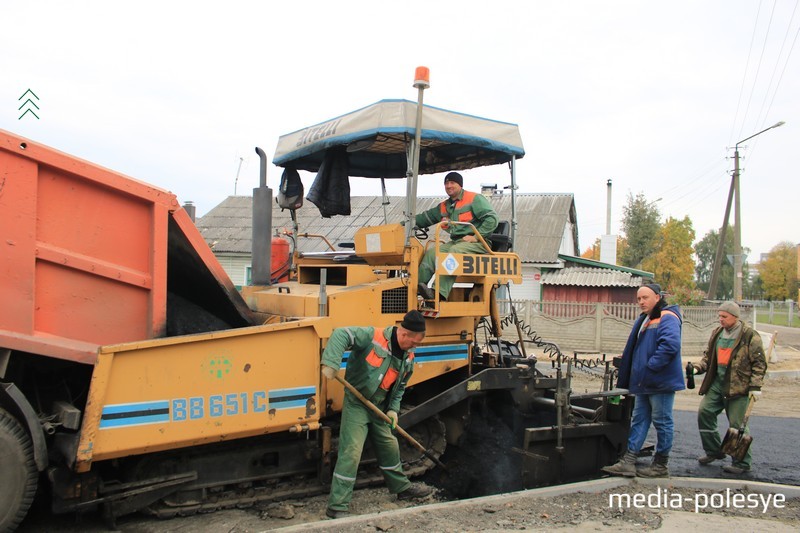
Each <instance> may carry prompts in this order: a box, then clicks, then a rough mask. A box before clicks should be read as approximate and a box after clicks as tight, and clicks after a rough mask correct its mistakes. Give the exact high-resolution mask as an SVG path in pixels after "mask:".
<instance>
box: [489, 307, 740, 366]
mask: <svg viewBox="0 0 800 533" xmlns="http://www.w3.org/2000/svg"><path fill="white" fill-rule="evenodd" d="M512 303H513V305H514V308H515V310H516V312H517V316H518V317H519V318H520V320H521V321H522V322H523V323H524V324H525V325H527V326H528V327H530V328H531V329H532V330H533V331H534V332H535V333H536V335H537V336H539V337H541V338H542V340H545V341H549V342H554V343H556V344H557V345H558V346H559V348H561V351H562V353H565V354H569V353H571V352H573V351H582V352H598V353H606V354H613V355H616V354H620V353H622V350H623V348H624V347H625V341H626V340H627V339H628V334H629V333H630V331H631V326H632V325H633V322H634V320H636V318H637V317H638V316H639V314H640V310H639V306H638V305H636V304H620V303H585V302H539V301H533V300H511V302H509V301H508V300H500V301H499V304H500V312H501V314H503V315H506V316H507V315H509V314H510V313H511V305H510V304H512ZM681 314H682V315H683V327H682V355H683V356H684V357H693V356H698V357H699V356H701V355H702V354H703V350H704V349H705V348H706V346H707V344H708V338H709V336H710V335H711V332H712V331H713V330H714V328H715V327H716V326H717V325H718V324H719V322H718V320H717V306H716V305H715V306H700V307H682V308H681ZM742 315H743V316H742V319H743V320H745V321H746V322H748V323H750V324H752V323H753V315H754V313H753V309H752V308H744V309H742ZM504 336H505V337H506V338H508V339H512V338H513V337H515V336H516V331H514V328H513V327H506V328H505V335H504Z"/></svg>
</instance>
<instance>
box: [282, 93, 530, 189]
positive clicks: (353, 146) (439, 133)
mask: <svg viewBox="0 0 800 533" xmlns="http://www.w3.org/2000/svg"><path fill="white" fill-rule="evenodd" d="M416 110H417V104H416V102H410V101H408V100H381V101H379V102H376V103H374V104H372V105H370V106H367V107H364V108H362V109H359V110H356V111H353V112H351V113H347V114H346V115H342V116H339V117H336V118H333V119H331V120H328V121H325V122H322V123H320V124H317V125H315V126H310V127H307V128H304V129H301V130H298V131H295V132H293V133H289V134H286V135H283V136H281V138H280V139H279V140H278V147H277V148H276V149H275V156H274V157H273V160H272V162H273V164H275V165H278V166H281V167H286V168H294V169H297V170H307V171H310V172H316V171H317V170H319V167H320V164H321V163H322V161H323V158H324V156H325V152H326V150H328V149H330V148H334V147H345V148H346V150H347V152H348V164H349V174H350V176H360V177H368V178H403V177H405V176H406V172H407V170H408V161H409V159H410V158H409V157H408V155H407V154H408V152H409V151H410V146H411V143H412V141H413V139H414V134H415V121H416ZM420 145H421V153H420V164H419V174H433V173H436V172H446V171H450V170H465V169H470V168H476V167H482V166H488V165H496V164H500V163H506V162H508V161H511V160H512V158H514V157H516V158H517V159H519V158H521V157H522V156H524V155H525V150H524V149H523V147H522V138H521V137H520V134H519V128H518V127H517V125H516V124H510V123H508V122H499V121H496V120H490V119H486V118H481V117H476V116H473V115H466V114H463V113H457V112H454V111H448V110H446V109H439V108H436V107H431V106H427V105H425V106H423V114H422V140H421V142H420Z"/></svg>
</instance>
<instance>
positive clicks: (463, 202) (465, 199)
mask: <svg viewBox="0 0 800 533" xmlns="http://www.w3.org/2000/svg"><path fill="white" fill-rule="evenodd" d="M475 195H476V193H474V192H470V191H464V193H463V194H462V195H461V199H460V200H456V203H455V205H454V206H453V214H454V215H456V216H458V222H470V223H472V221H473V220H475V214H474V213H473V212H472V209H471V207H472V201H473V200H475ZM448 202H449V200H445V201H444V202H442V203H440V204H439V212H441V214H442V217H446V216H447V203H448Z"/></svg>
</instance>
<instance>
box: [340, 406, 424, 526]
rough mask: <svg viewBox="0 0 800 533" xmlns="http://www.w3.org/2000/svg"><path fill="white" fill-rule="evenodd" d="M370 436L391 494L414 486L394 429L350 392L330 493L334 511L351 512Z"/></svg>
mask: <svg viewBox="0 0 800 533" xmlns="http://www.w3.org/2000/svg"><path fill="white" fill-rule="evenodd" d="M367 437H369V440H370V443H371V444H372V449H373V450H374V451H375V457H376V458H377V459H378V466H379V467H380V469H381V473H382V474H383V479H384V480H385V481H386V485H387V486H388V488H389V492H391V493H392V494H397V493H399V492H402V491H404V490H406V489H407V488H408V487H410V486H411V482H410V481H409V480H408V478H407V477H406V475H405V474H404V473H403V465H402V463H401V462H400V448H399V446H398V444H397V438H395V436H394V435H392V430H391V428H390V427H389V425H388V424H387V423H386V422H384V421H383V420H381V419H380V418H378V416H377V415H375V414H374V413H372V411H370V410H369V409H368V408H367V407H366V406H365V405H364V404H362V403H361V402H360V401H359V400H358V398H354V397H353V395H352V394H350V392H349V391H348V392H346V393H345V395H344V406H343V407H342V427H341V429H340V431H339V458H338V459H337V460H336V468H334V469H333V480H331V493H330V496H329V497H328V508H329V509H333V510H335V511H347V510H348V509H349V506H350V500H351V499H352V498H353V487H354V486H355V483H356V474H357V473H358V463H359V462H360V461H361V452H362V451H363V449H364V442H365V441H366V440H367Z"/></svg>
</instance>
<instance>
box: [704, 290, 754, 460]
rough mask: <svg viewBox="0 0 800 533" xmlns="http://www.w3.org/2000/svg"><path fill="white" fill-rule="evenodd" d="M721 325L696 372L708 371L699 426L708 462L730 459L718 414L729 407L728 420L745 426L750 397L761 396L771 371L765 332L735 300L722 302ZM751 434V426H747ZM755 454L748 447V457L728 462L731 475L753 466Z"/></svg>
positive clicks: (719, 312) (716, 330)
mask: <svg viewBox="0 0 800 533" xmlns="http://www.w3.org/2000/svg"><path fill="white" fill-rule="evenodd" d="M717 314H718V316H719V324H720V325H719V326H718V327H717V328H716V329H715V330H714V331H713V332H712V333H711V338H710V339H709V340H708V347H707V348H706V350H705V353H704V354H703V358H702V359H701V360H700V362H699V363H694V365H693V366H694V369H695V372H696V373H697V374H702V373H703V372H705V374H706V375H705V377H704V378H703V383H702V384H701V385H700V390H699V391H698V393H699V394H700V395H702V396H703V400H702V401H701V402H700V408H699V409H698V411H697V426H698V427H699V429H700V440H701V441H702V443H703V450H705V452H706V453H705V455H703V456H702V457H699V458H698V459H697V460H698V462H699V463H700V464H701V465H709V464H711V463H713V462H714V461H716V460H717V459H725V454H724V453H722V441H720V437H719V431H718V430H717V416H718V415H719V414H720V413H721V412H722V410H723V409H724V410H725V415H726V416H727V417H728V425H729V426H730V427H732V428H737V429H740V428H741V426H742V422H743V421H744V415H745V412H746V411H747V405H748V403H749V402H755V401H756V400H758V398H759V397H760V396H761V385H762V384H763V382H764V375H765V374H766V373H767V358H766V356H765V355H764V345H763V343H762V342H761V335H759V334H758V332H757V331H756V330H754V329H753V328H751V327H750V326H748V325H747V324H745V323H744V322H743V321H742V320H740V318H739V316H740V315H741V309H740V308H739V305H738V304H736V302H730V301H729V302H723V303H722V305H720V306H719V309H718V311H717ZM744 430H745V433H747V431H748V428H744ZM752 460H753V457H752V454H751V453H750V449H749V448H748V450H747V453H746V454H745V456H744V459H743V460H741V461H734V462H733V464H730V465H726V466H723V467H722V469H723V470H724V471H725V472H728V473H729V474H735V475H741V474H743V473H745V472H748V471H749V470H750V467H751V465H752Z"/></svg>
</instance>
